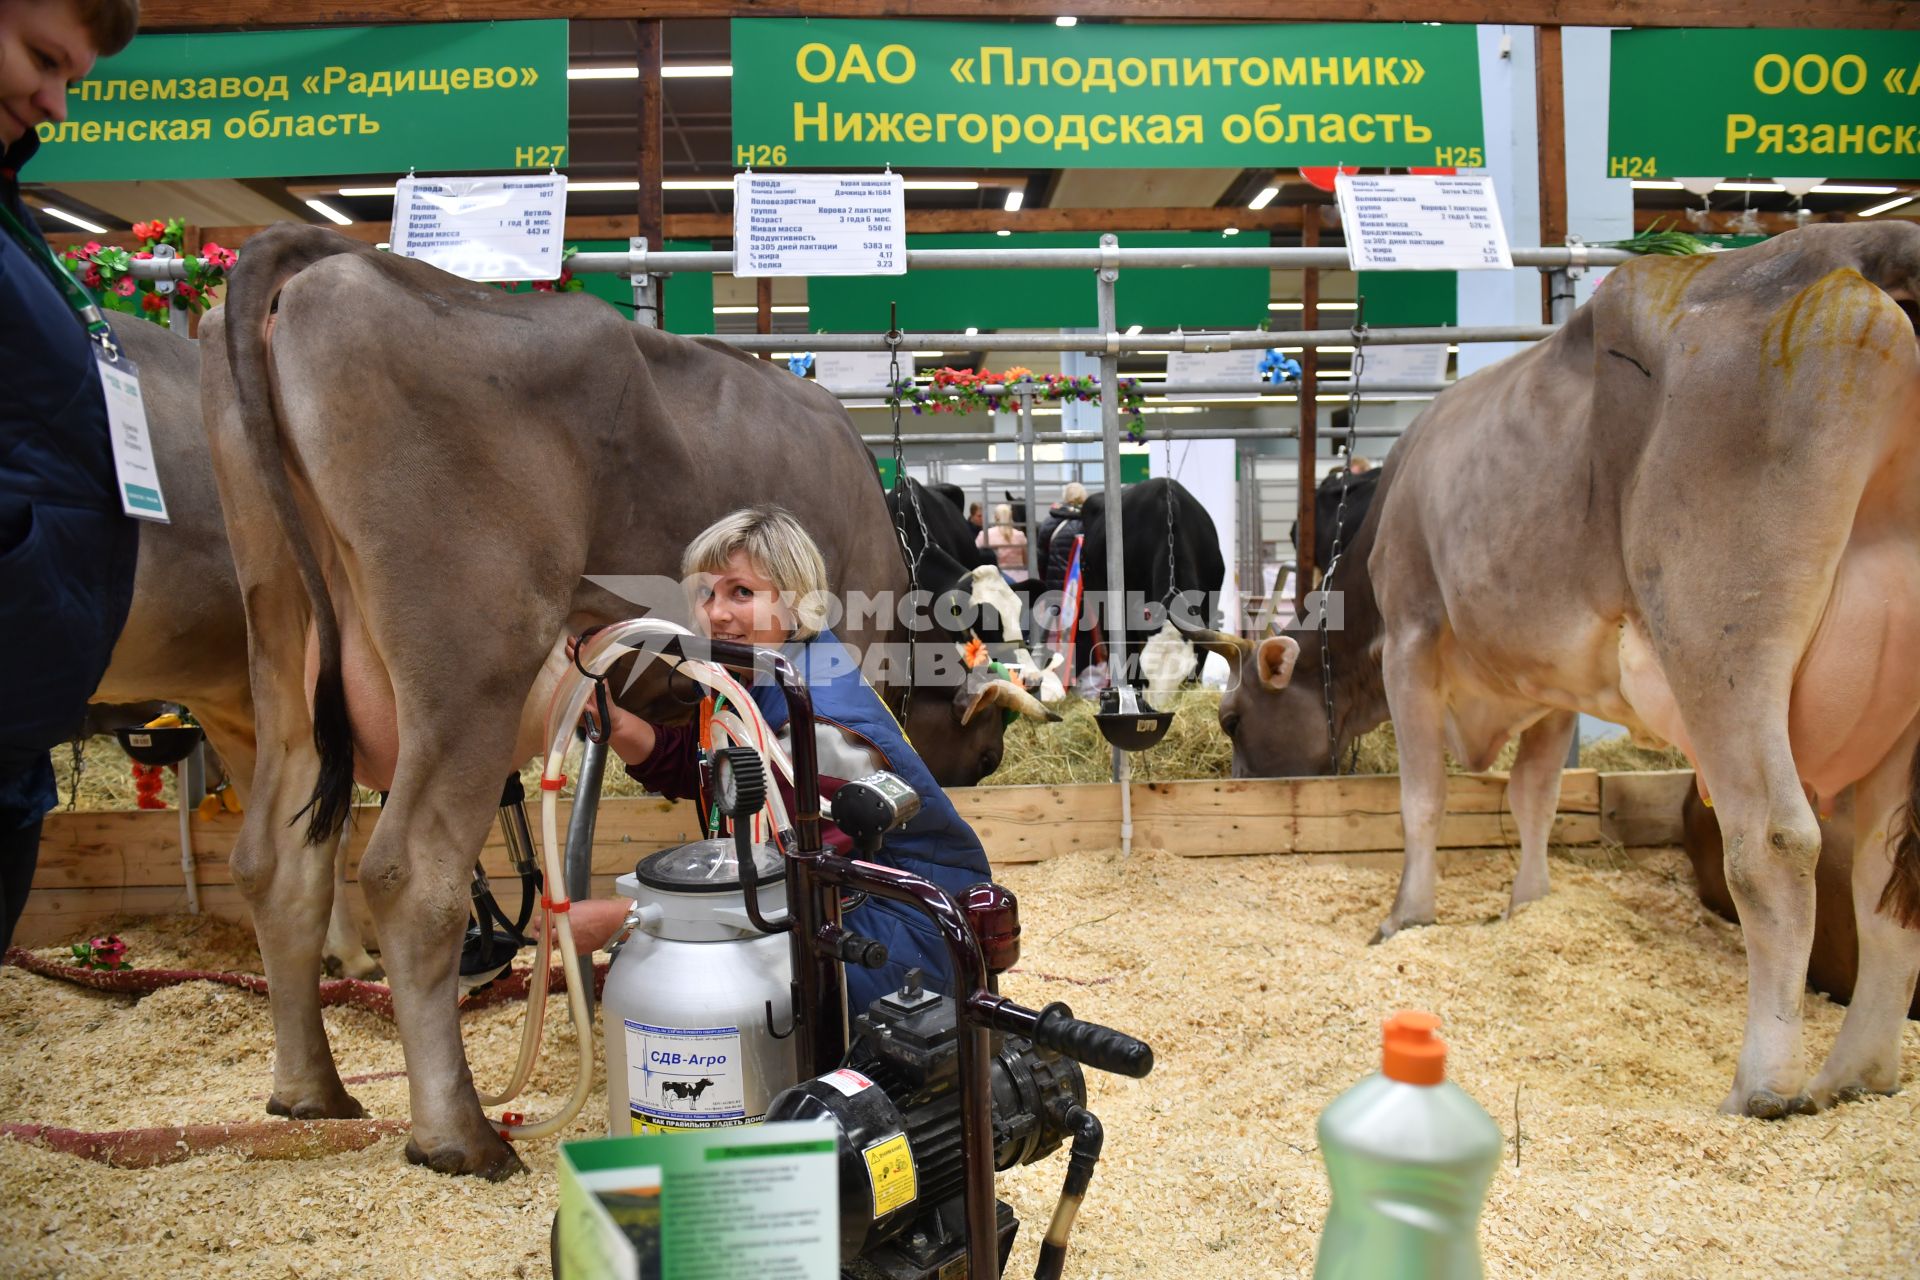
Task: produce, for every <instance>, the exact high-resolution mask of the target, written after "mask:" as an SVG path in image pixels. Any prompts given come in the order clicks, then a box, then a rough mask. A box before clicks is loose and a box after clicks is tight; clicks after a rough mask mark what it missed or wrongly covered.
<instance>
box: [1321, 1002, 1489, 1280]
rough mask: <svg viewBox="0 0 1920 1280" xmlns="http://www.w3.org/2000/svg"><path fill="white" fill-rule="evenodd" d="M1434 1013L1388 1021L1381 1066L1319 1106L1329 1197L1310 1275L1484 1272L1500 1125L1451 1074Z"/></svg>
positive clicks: (1382, 1277)
mask: <svg viewBox="0 0 1920 1280" xmlns="http://www.w3.org/2000/svg"><path fill="white" fill-rule="evenodd" d="M1439 1028H1440V1019H1439V1018H1437V1017H1435V1016H1434V1015H1433V1014H1430V1013H1419V1012H1415V1011H1407V1012H1403V1013H1397V1014H1395V1015H1394V1016H1393V1017H1391V1018H1389V1019H1387V1023H1386V1037H1385V1041H1386V1042H1385V1046H1384V1050H1383V1053H1382V1055H1381V1057H1382V1062H1381V1068H1380V1073H1379V1074H1378V1075H1372V1076H1368V1077H1367V1078H1366V1079H1365V1080H1362V1081H1361V1082H1360V1083H1359V1084H1357V1085H1355V1086H1354V1087H1353V1088H1351V1089H1349V1090H1347V1091H1346V1092H1345V1093H1343V1094H1341V1095H1340V1096H1339V1097H1338V1098H1335V1099H1334V1100H1333V1103H1332V1104H1331V1105H1330V1106H1328V1108H1327V1109H1326V1110H1325V1111H1323V1112H1321V1113H1320V1154H1321V1155H1322V1156H1324V1157H1325V1158H1326V1162H1327V1177H1328V1179H1329V1180H1330V1181H1331V1182H1332V1184H1333V1203H1332V1207H1331V1208H1330V1209H1329V1210H1328V1212H1327V1225H1326V1229H1325V1230H1324V1231H1323V1232H1322V1233H1321V1236H1320V1255H1319V1258H1318V1259H1317V1261H1316V1262H1315V1264H1314V1268H1313V1275H1314V1280H1480V1277H1481V1276H1482V1275H1483V1274H1484V1271H1483V1270H1482V1268H1481V1265H1480V1210H1481V1207H1482V1206H1483V1205H1484V1204H1485V1202H1486V1195H1487V1184H1488V1183H1489V1182H1491V1181H1492V1180H1493V1170H1494V1166H1495V1165H1496V1164H1498V1163H1499V1160H1500V1145H1501V1138H1500V1127H1499V1126H1498V1125H1496V1124H1494V1122H1493V1117H1491V1116H1489V1115H1488V1114H1487V1113H1486V1111H1485V1110H1484V1109H1483V1108H1482V1107H1481V1106H1480V1104H1479V1103H1477V1102H1475V1101H1474V1100H1473V1099H1472V1098H1470V1097H1468V1096H1467V1094H1466V1093H1465V1092H1464V1091H1462V1090H1461V1088H1460V1087H1459V1086H1458V1085H1455V1084H1451V1083H1449V1082H1448V1080H1447V1046H1446V1043H1445V1042H1444V1041H1442V1040H1441V1039H1440V1037H1439V1036H1438V1035H1437V1034H1436V1033H1437V1032H1438V1030H1439Z"/></svg>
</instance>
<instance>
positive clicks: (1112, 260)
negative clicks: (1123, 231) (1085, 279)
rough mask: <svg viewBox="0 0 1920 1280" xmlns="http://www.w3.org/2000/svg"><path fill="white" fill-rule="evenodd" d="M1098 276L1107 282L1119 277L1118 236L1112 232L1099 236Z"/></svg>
mask: <svg viewBox="0 0 1920 1280" xmlns="http://www.w3.org/2000/svg"><path fill="white" fill-rule="evenodd" d="M1100 278H1101V279H1102V280H1105V281H1107V282H1108V283H1109V284H1111V283H1112V282H1113V281H1115V280H1118V279H1119V278H1120V237H1118V236H1116V235H1114V234H1113V233H1112V232H1108V233H1107V234H1105V235H1103V236H1101V237H1100Z"/></svg>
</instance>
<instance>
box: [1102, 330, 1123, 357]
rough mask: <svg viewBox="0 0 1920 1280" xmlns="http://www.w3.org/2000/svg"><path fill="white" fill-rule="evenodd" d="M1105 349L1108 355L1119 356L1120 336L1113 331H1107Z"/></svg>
mask: <svg viewBox="0 0 1920 1280" xmlns="http://www.w3.org/2000/svg"><path fill="white" fill-rule="evenodd" d="M1105 349H1106V352H1107V354H1108V355H1114V356H1117V355H1119V354H1120V335H1119V334H1118V333H1117V332H1115V331H1114V330H1111V329H1109V330H1108V331H1107V345H1106V348H1105Z"/></svg>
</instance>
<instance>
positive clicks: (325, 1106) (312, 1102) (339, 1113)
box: [267, 1085, 367, 1120]
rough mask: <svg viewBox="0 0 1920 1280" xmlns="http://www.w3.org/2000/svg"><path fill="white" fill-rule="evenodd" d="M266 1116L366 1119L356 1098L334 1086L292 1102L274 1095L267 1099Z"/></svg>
mask: <svg viewBox="0 0 1920 1280" xmlns="http://www.w3.org/2000/svg"><path fill="white" fill-rule="evenodd" d="M267 1114H268V1115H274V1116H285V1117H286V1118H287V1119H289V1120H362V1119H365V1118H366V1114H367V1109H366V1108H365V1107H363V1106H361V1105H360V1100H359V1099H358V1098H355V1097H354V1096H353V1095H352V1094H350V1093H348V1092H347V1091H346V1090H345V1089H342V1088H341V1087H340V1086H339V1085H334V1086H333V1088H331V1089H326V1090H322V1091H320V1092H319V1093H316V1094H312V1095H310V1096H307V1097H303V1098H296V1099H295V1100H294V1101H292V1102H287V1101H286V1100H284V1099H283V1098H281V1096H280V1095H279V1094H277V1093H276V1094H274V1095H273V1096H272V1097H270V1098H268V1099H267Z"/></svg>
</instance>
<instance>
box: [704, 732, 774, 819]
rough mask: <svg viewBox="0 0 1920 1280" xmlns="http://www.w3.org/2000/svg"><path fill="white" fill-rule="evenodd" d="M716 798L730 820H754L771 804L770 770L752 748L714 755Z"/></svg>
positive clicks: (714, 788)
mask: <svg viewBox="0 0 1920 1280" xmlns="http://www.w3.org/2000/svg"><path fill="white" fill-rule="evenodd" d="M713 796H714V800H715V801H716V802H717V803H718V804H719V806H720V812H722V813H724V814H726V815H727V816H728V817H729V818H734V819H740V818H751V817H752V816H753V815H754V814H756V813H758V812H760V807H761V806H762V805H764V804H765V803H766V802H767V775H766V769H765V768H764V767H763V766H762V765H761V763H760V753H759V752H758V751H755V750H754V749H753V748H752V747H722V748H721V749H720V750H718V751H716V752H714V753H713Z"/></svg>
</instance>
